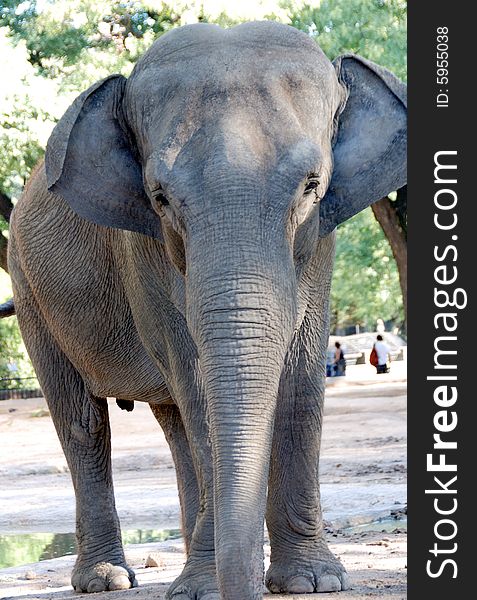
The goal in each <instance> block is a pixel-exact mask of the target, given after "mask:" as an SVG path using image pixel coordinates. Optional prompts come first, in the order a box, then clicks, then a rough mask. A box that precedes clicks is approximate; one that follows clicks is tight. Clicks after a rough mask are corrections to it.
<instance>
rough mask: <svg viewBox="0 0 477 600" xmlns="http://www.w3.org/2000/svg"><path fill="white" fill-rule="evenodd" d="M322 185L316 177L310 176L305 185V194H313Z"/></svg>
mask: <svg viewBox="0 0 477 600" xmlns="http://www.w3.org/2000/svg"><path fill="white" fill-rule="evenodd" d="M319 185H320V180H319V179H318V177H317V176H316V175H310V177H309V178H308V181H307V183H306V185H305V192H304V193H305V194H311V192H313V191H314V190H316V189H317V187H318V186H319Z"/></svg>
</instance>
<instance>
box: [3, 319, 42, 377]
mask: <svg viewBox="0 0 477 600" xmlns="http://www.w3.org/2000/svg"><path fill="white" fill-rule="evenodd" d="M30 377H33V378H34V377H35V372H34V370H33V367H32V365H31V362H30V360H29V359H28V356H27V354H26V351H25V347H24V346H23V341H22V338H21V335H20V330H19V329H18V323H17V319H16V317H10V318H8V319H2V320H0V388H2V389H14V388H36V387H38V382H37V381H36V379H31V380H30V379H28V380H27V381H24V382H21V381H17V379H20V378H30Z"/></svg>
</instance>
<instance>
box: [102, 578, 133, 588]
mask: <svg viewBox="0 0 477 600" xmlns="http://www.w3.org/2000/svg"><path fill="white" fill-rule="evenodd" d="M108 587H109V589H110V590H128V589H129V588H130V587H131V582H130V581H129V577H128V576H127V575H116V577H113V578H112V579H111V582H110V584H109V586H108Z"/></svg>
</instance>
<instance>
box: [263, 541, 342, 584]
mask: <svg viewBox="0 0 477 600" xmlns="http://www.w3.org/2000/svg"><path fill="white" fill-rule="evenodd" d="M265 582H266V585H267V588H268V589H269V590H270V591H271V592H272V593H274V594H279V593H282V594H311V593H313V592H339V591H341V590H347V589H348V588H349V578H348V574H347V573H346V570H345V568H344V567H343V565H342V564H341V562H340V561H339V560H338V559H337V558H336V557H335V556H334V555H333V554H332V553H331V552H330V551H329V550H328V548H327V547H326V546H325V547H323V548H320V550H319V551H316V550H315V551H314V552H313V554H312V556H309V557H308V558H302V559H301V560H300V559H298V557H293V558H291V557H290V556H286V557H285V556H284V557H283V559H280V560H276V561H274V562H272V563H271V565H270V568H269V569H268V571H267V575H266V577H265Z"/></svg>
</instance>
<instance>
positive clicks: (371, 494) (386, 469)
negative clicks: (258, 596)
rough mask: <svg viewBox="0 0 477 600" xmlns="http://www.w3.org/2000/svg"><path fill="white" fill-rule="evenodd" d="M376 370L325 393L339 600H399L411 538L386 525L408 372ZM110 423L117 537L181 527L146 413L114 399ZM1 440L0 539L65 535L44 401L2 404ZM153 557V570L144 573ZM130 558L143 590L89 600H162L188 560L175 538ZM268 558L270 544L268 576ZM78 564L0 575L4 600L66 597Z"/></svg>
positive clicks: (157, 433)
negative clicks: (343, 582)
mask: <svg viewBox="0 0 477 600" xmlns="http://www.w3.org/2000/svg"><path fill="white" fill-rule="evenodd" d="M373 371H374V369H373V368H372V367H370V366H369V365H361V366H352V367H348V371H347V376H346V377H341V378H334V379H330V380H329V381H328V385H327V398H326V403H325V420H324V430H323V445H322V460H321V467H320V469H321V483H322V486H321V490H322V503H323V510H324V517H325V522H326V525H327V528H326V529H327V536H328V539H329V542H330V546H331V549H332V550H333V552H335V554H337V555H338V556H339V557H340V558H341V560H342V562H343V563H344V565H345V566H346V568H347V570H348V573H349V575H350V577H351V584H352V587H351V589H350V590H348V591H346V592H341V593H340V594H339V596H338V597H339V598H340V600H348V599H353V600H357V599H360V598H372V597H375V596H379V597H380V598H389V599H394V598H396V599H397V598H405V597H406V533H405V530H403V529H402V526H401V525H400V524H399V522H397V523H396V526H395V527H394V525H393V521H392V520H391V521H390V520H389V517H391V515H396V514H398V515H402V514H403V513H404V512H405V506H406V363H405V362H395V363H393V365H392V371H391V373H389V374H387V375H380V376H376V375H374V373H373ZM110 416H111V427H112V441H113V468H114V481H115V490H116V499H117V507H118V512H119V516H120V519H121V524H122V528H123V530H132V529H169V528H177V527H178V522H179V506H178V498H177V492H176V488H175V472H174V469H173V464H172V459H171V456H170V453H169V450H168V447H167V444H166V442H165V440H164V437H163V435H162V432H161V430H160V428H159V427H158V425H157V423H156V421H155V419H154V418H153V416H152V414H151V413H150V410H149V408H148V406H146V405H143V404H140V403H136V406H135V409H134V411H133V412H132V413H126V412H124V411H121V410H120V409H119V408H118V407H117V406H116V405H115V403H114V402H111V406H110ZM0 439H1V444H0V535H3V534H14V533H32V532H50V533H65V532H70V531H72V530H73V524H74V495H73V491H72V486H71V483H70V479H69V473H68V470H67V467H66V462H65V459H64V456H63V454H62V451H61V448H60V445H59V442H58V440H57V438H56V433H55V431H54V428H53V425H52V422H51V420H50V418H49V415H48V411H47V409H46V406H45V404H44V401H43V400H42V399H33V400H15V401H5V402H0ZM386 517H388V523H387V527H386V528H385V529H386V530H383V527H384V526H383V525H381V524H379V523H378V524H374V525H372V526H364V525H362V526H361V527H359V525H360V524H369V523H371V522H373V521H376V520H377V519H380V518H386ZM350 526H354V529H351V530H349V529H348V528H349V527H350ZM357 526H358V527H357ZM152 552H153V553H158V555H157V556H158V557H159V566H158V567H153V568H146V567H145V561H146V558H147V557H148V555H149V554H151V553H152ZM126 554H127V557H128V560H129V562H130V564H131V566H133V567H134V569H135V571H136V574H137V579H138V581H139V587H138V588H136V589H134V590H132V591H128V592H108V593H107V594H97V595H95V599H97V600H101V599H102V598H103V596H105V597H107V598H109V599H112V600H114V599H116V600H127V599H128V598H129V599H130V598H132V597H134V598H138V599H141V600H142V599H147V600H152V598H155V599H157V600H161V599H162V598H164V593H165V590H166V589H167V585H168V583H170V582H171V581H173V579H174V578H175V577H176V576H177V575H178V574H179V573H180V571H181V568H182V565H183V563H184V554H183V548H182V542H181V541H180V540H174V541H168V542H161V543H157V542H156V543H150V544H143V545H135V546H128V547H127V548H126ZM268 554H269V546H268V545H266V546H265V555H266V565H265V566H266V567H267V566H268V565H267V557H268ZM73 563H74V557H63V558H58V559H53V560H50V561H42V562H40V563H35V564H30V565H21V566H16V567H10V568H7V569H0V598H9V597H16V598H20V597H25V598H28V599H29V600H30V599H33V598H42V599H43V598H45V599H46V598H54V599H55V600H56V599H57V600H62V599H63V598H70V597H72V596H73V594H74V592H73V591H72V588H71V587H70V586H69V574H70V571H71V568H72V565H73ZM327 595H328V594H325V596H327ZM321 596H323V594H322V595H321ZM275 597H276V598H277V600H278V599H279V598H280V596H275ZM291 597H293V598H297V599H298V598H308V599H309V598H310V596H309V595H307V596H291ZM335 597H336V595H335ZM288 598H290V596H288Z"/></svg>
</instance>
